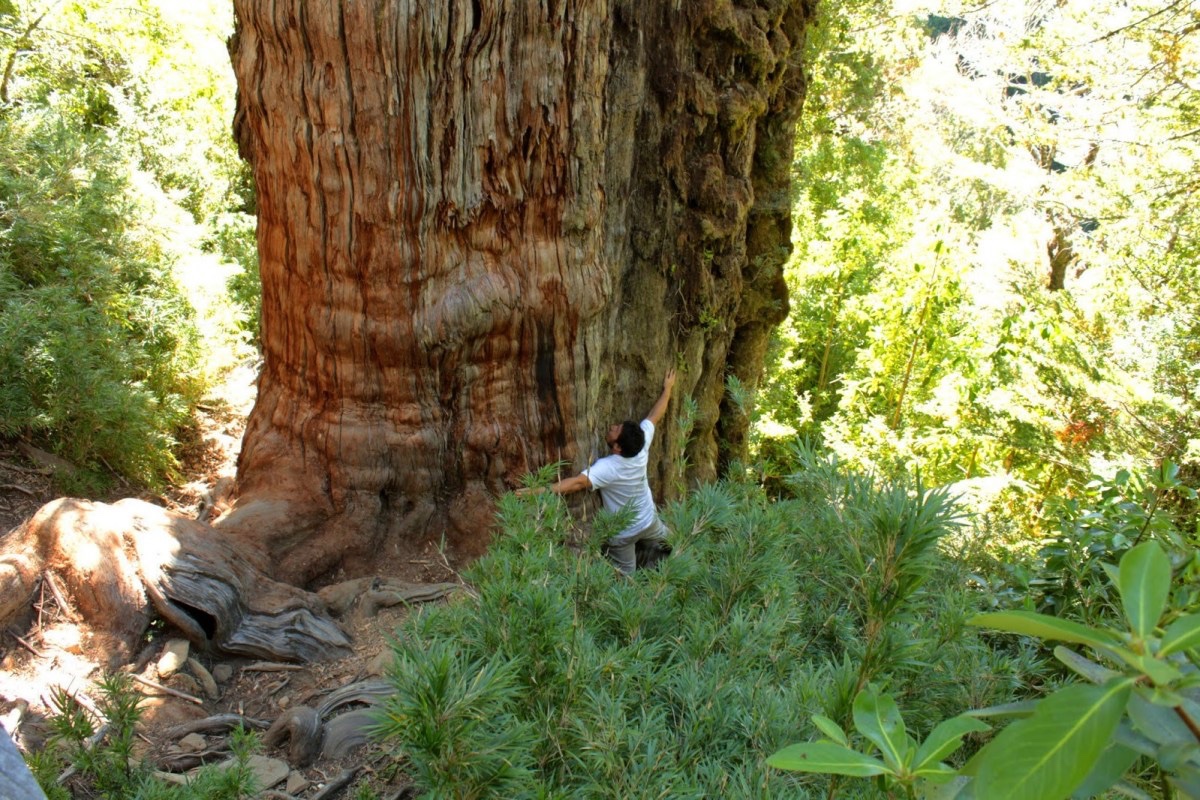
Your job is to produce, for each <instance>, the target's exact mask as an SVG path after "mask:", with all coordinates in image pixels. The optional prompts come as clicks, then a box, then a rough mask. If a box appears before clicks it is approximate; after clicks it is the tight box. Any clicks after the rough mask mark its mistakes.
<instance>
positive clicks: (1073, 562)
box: [1027, 461, 1196, 623]
mask: <svg viewBox="0 0 1200 800" xmlns="http://www.w3.org/2000/svg"><path fill="white" fill-rule="evenodd" d="M1195 502H1196V492H1195V490H1194V489H1193V488H1191V487H1190V486H1187V485H1186V484H1185V483H1184V482H1183V481H1182V479H1181V478H1180V472H1179V468H1178V467H1177V466H1176V465H1175V464H1174V463H1172V462H1170V461H1164V462H1163V463H1162V464H1160V465H1159V467H1157V468H1156V469H1154V470H1151V471H1148V472H1145V473H1142V472H1128V471H1125V470H1121V471H1119V472H1118V473H1117V474H1116V476H1114V478H1113V479H1111V480H1101V479H1095V480H1092V481H1089V482H1088V483H1087V484H1086V485H1085V486H1084V487H1082V489H1081V490H1079V491H1078V494H1077V496H1075V497H1069V498H1062V499H1058V500H1056V501H1053V502H1050V503H1048V509H1047V512H1048V513H1047V516H1048V517H1049V519H1051V520H1052V521H1053V525H1052V527H1051V530H1050V532H1049V535H1047V536H1046V537H1045V538H1044V539H1043V540H1042V544H1041V547H1040V548H1039V550H1038V553H1037V560H1036V563H1035V566H1034V570H1035V571H1034V574H1033V575H1032V576H1031V578H1030V580H1029V581H1028V588H1029V594H1028V600H1027V602H1028V603H1029V604H1030V605H1031V606H1032V607H1037V608H1039V609H1041V610H1043V611H1049V612H1051V613H1054V614H1055V615H1057V616H1060V617H1075V618H1077V619H1080V620H1082V621H1084V622H1087V623H1093V622H1097V621H1100V620H1103V619H1106V618H1112V617H1114V616H1115V615H1116V613H1117V609H1116V608H1115V597H1114V596H1113V594H1112V592H1111V589H1112V588H1113V584H1112V583H1111V582H1110V581H1109V579H1108V575H1107V573H1106V565H1108V564H1110V563H1111V562H1114V561H1118V560H1120V558H1121V556H1122V554H1124V553H1125V552H1126V551H1128V550H1129V549H1130V548H1131V547H1132V546H1133V545H1135V544H1137V543H1138V542H1140V541H1143V540H1146V539H1155V540H1157V541H1160V542H1162V543H1163V544H1164V545H1166V546H1167V547H1170V548H1172V549H1175V550H1180V549H1183V548H1184V547H1185V546H1186V544H1185V541H1186V540H1185V537H1184V536H1183V534H1182V533H1181V532H1180V528H1181V526H1184V525H1187V524H1189V523H1190V522H1191V521H1192V520H1194V519H1195V513H1196V512H1195ZM1163 585H1164V586H1165V585H1166V583H1165V582H1164V583H1163Z"/></svg>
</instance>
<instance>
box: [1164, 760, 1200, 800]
mask: <svg viewBox="0 0 1200 800" xmlns="http://www.w3.org/2000/svg"><path fill="white" fill-rule="evenodd" d="M1167 780H1168V781H1170V783H1171V786H1173V787H1174V788H1175V789H1176V790H1177V791H1179V792H1180V793H1182V795H1183V796H1184V797H1191V798H1200V770H1198V769H1196V768H1195V767H1191V766H1188V767H1184V768H1183V769H1181V770H1179V771H1178V772H1176V773H1175V774H1174V775H1168V776H1167Z"/></svg>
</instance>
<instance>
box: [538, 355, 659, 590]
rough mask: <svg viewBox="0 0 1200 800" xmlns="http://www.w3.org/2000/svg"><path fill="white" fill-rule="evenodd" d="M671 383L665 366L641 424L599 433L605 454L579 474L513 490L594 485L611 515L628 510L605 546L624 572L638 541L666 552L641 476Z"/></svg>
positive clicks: (633, 563) (567, 490)
mask: <svg viewBox="0 0 1200 800" xmlns="http://www.w3.org/2000/svg"><path fill="white" fill-rule="evenodd" d="M674 387H675V370H673V369H669V370H667V374H666V376H665V377H664V378H663V388H662V394H660V395H659V396H658V400H656V401H654V405H653V406H651V407H650V410H649V411H648V412H647V413H646V418H645V419H644V420H642V422H641V424H640V425H639V424H637V423H634V422H631V421H626V422H622V423H618V424H616V425H613V426H612V427H610V428H609V429H608V434H607V435H606V436H605V437H604V441H605V443H606V444H607V445H608V449H609V454H608V455H606V456H604V457H603V458H600V459H597V460H596V462H595V463H594V464H592V465H591V466H590V467H588V468H587V469H585V470H584V471H583V472H581V473H580V474H578V475H575V476H573V477H570V478H563V479H562V480H561V481H558V482H557V483H554V484H552V485H550V486H549V487H535V488H531V489H518V490H517V494H521V495H524V494H540V493H541V492H543V491H546V489H549V491H551V492H554V493H555V494H571V493H573V492H578V491H582V490H584V489H598V490H600V492H601V497H602V499H603V501H604V508H605V509H606V510H607V511H610V512H613V513H616V512H618V511H621V510H622V509H623V508H626V507H629V508H631V509H632V511H633V519H632V521H631V522H630V523H629V525H628V526H627V527H626V528H625V529H624V530H623V531H621V532H620V533H618V534H617V535H616V536H614V537H613V538H611V539H609V540H608V543H607V545H606V554H607V555H608V557H609V559H611V560H612V562H613V563H614V564H615V565H616V567H617V569H619V570H620V571H621V572H623V573H624V574H626V575H629V574H631V573H632V572H633V571H634V569H635V568H636V567H637V550H638V547H637V545H638V543H639V542H641V543H642V544H643V547H646V546H650V547H656V548H658V549H660V550H667V551H668V552H669V548H668V547H667V545H666V534H667V530H666V528H665V527H663V524H662V521H661V520H660V519H659V518H658V511H657V510H656V509H655V508H654V496H653V495H652V494H650V482H649V481H648V480H646V466H647V464H648V463H649V451H650V443H651V442H652V441H653V440H654V430H655V426H656V425H658V422H659V420H661V419H662V416H663V414H664V413H665V412H666V410H667V403H668V402H670V400H671V390H672V389H673V388H674Z"/></svg>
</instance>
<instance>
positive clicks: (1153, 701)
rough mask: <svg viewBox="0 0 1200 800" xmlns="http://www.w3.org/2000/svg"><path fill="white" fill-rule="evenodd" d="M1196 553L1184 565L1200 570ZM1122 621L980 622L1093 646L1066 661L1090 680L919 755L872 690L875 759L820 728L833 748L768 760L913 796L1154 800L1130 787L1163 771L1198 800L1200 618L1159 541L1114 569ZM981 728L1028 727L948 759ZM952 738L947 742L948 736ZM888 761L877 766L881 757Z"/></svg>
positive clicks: (938, 740)
mask: <svg viewBox="0 0 1200 800" xmlns="http://www.w3.org/2000/svg"><path fill="white" fill-rule="evenodd" d="M1194 559H1195V553H1194V552H1189V553H1188V554H1187V556H1186V557H1185V558H1183V559H1181V560H1180V563H1179V564H1178V565H1177V566H1178V567H1179V568H1180V571H1181V572H1182V571H1184V569H1185V568H1186V567H1187V565H1188V564H1189V563H1190V562H1192V561H1194ZM1107 573H1108V577H1109V580H1110V581H1111V583H1112V585H1113V587H1114V588H1115V594H1116V595H1118V596H1119V598H1120V603H1121V608H1122V612H1123V613H1122V619H1121V620H1120V622H1119V624H1116V625H1112V626H1103V627H1096V626H1087V625H1082V624H1080V623H1077V622H1073V621H1071V620H1067V619H1060V618H1057V617H1051V616H1048V615H1045V614H1037V613H1034V612H1029V611H1006V612H995V613H989V614H982V615H980V616H979V617H977V618H976V619H975V620H973V621H972V624H974V625H979V626H983V627H989V628H995V629H999V630H1003V631H1009V632H1012V633H1020V634H1025V635H1028V636H1034V637H1037V638H1039V639H1043V640H1047V641H1061V642H1067V643H1070V644H1073V645H1076V646H1082V647H1084V648H1087V650H1088V651H1089V653H1090V654H1091V655H1092V657H1091V658H1089V657H1086V656H1084V655H1081V654H1080V653H1078V652H1076V651H1075V650H1072V649H1069V648H1067V647H1062V646H1060V647H1058V648H1056V649H1055V655H1056V656H1057V658H1058V659H1059V660H1060V661H1061V662H1062V663H1063V664H1065V665H1066V666H1067V667H1068V668H1070V669H1071V670H1072V671H1073V672H1075V673H1076V674H1077V675H1078V676H1079V677H1081V678H1082V679H1083V681H1082V682H1073V683H1070V684H1068V685H1067V686H1064V687H1063V688H1060V689H1058V690H1057V691H1055V692H1053V693H1051V694H1049V695H1047V696H1045V697H1043V698H1040V699H1038V700H1034V701H1027V702H1024V703H1018V704H1009V705H1006V706H1000V707H994V708H985V709H980V710H976V711H969V712H967V714H966V715H960V716H958V717H954V718H953V719H950V720H947V721H946V722H944V723H942V724H941V725H939V726H938V728H937V729H935V731H934V734H933V735H931V737H930V739H929V740H927V741H926V742H925V743H924V744H921V745H920V746H919V747H918V745H917V743H916V742H915V741H914V740H913V738H912V737H911V736H910V735H909V734H908V732H907V730H906V729H905V726H904V721H903V719H902V718H901V716H900V712H899V710H898V709H897V707H896V704H895V702H894V701H893V700H892V698H890V697H887V696H882V697H880V696H877V695H876V693H874V692H868V691H864V692H862V693H861V694H859V696H858V699H857V700H856V701H855V715H854V724H855V728H856V729H857V732H858V733H859V734H860V735H861V737H862V738H863V739H865V740H866V741H867V742H869V743H870V744H871V745H873V746H874V747H873V751H874V752H863V751H860V750H857V749H855V748H854V747H853V746H852V745H851V742H850V739H849V737H848V736H847V735H846V733H845V732H844V731H842V730H841V729H840V728H839V727H838V726H836V725H835V724H834V723H832V721H830V720H827V719H823V718H814V723H815V724H816V725H817V727H819V728H820V729H821V731H822V733H824V734H825V736H826V738H825V739H823V740H821V741H817V742H809V743H807V744H797V745H791V746H789V747H786V748H784V749H783V750H780V751H779V752H778V753H776V754H775V755H773V756H772V757H771V758H770V760H769V763H771V765H772V766H775V767H778V768H780V769H785V770H795V771H799V772H818V773H832V774H836V775H847V776H855V777H870V776H876V777H877V779H878V780H879V781H880V788H881V789H884V790H893V789H894V790H898V791H900V792H901V793H902V794H903V796H905V797H914V798H915V797H918V796H921V797H931V798H960V799H966V798H975V799H977V800H993V799H999V798H1022V799H1023V800H1061V798H1066V797H1078V798H1085V797H1096V796H1100V795H1102V794H1104V793H1106V792H1109V791H1116V792H1118V793H1119V794H1121V795H1123V796H1127V797H1139V798H1140V797H1151V795H1149V794H1147V793H1146V792H1145V791H1143V790H1142V789H1140V788H1139V787H1137V786H1136V785H1135V784H1133V783H1130V782H1128V781H1126V780H1125V775H1126V773H1127V772H1131V773H1133V774H1135V775H1136V773H1137V772H1139V771H1140V768H1139V767H1137V765H1138V763H1139V761H1141V762H1142V764H1143V766H1145V765H1151V767H1152V770H1151V771H1152V773H1155V777H1156V780H1155V784H1156V785H1157V786H1159V787H1161V789H1162V792H1163V794H1162V795H1161V796H1164V797H1167V796H1178V797H1186V798H1200V739H1198V738H1197V732H1198V731H1200V666H1198V664H1197V658H1196V653H1197V651H1198V649H1200V614H1197V613H1185V609H1184V608H1181V607H1180V606H1179V605H1177V604H1176V602H1177V601H1178V599H1179V598H1180V597H1181V596H1185V595H1186V593H1174V594H1175V600H1176V602H1172V595H1173V592H1172V573H1173V565H1172V563H1171V560H1170V559H1169V558H1168V557H1167V555H1166V553H1165V552H1164V551H1163V548H1162V547H1161V546H1160V545H1159V543H1158V542H1157V541H1154V540H1150V541H1145V542H1143V543H1141V544H1139V545H1137V546H1136V547H1133V548H1132V549H1130V550H1128V551H1126V552H1125V554H1124V555H1123V556H1122V557H1121V561H1120V566H1119V567H1112V566H1111V565H1109V569H1108V570H1107ZM976 717H984V718H987V717H1017V720H1016V721H1015V722H1012V723H1011V724H1010V725H1008V727H1006V728H1004V730H1003V731H1001V732H1000V734H999V735H998V736H996V737H995V738H994V739H992V740H991V741H990V742H989V743H988V744H987V745H986V746H985V747H984V748H983V749H982V750H980V751H979V752H978V753H977V754H976V755H975V756H974V757H973V758H972V759H971V760H970V761H969V762H968V763H967V764H966V765H965V766H963V767H962V768H960V769H953V768H951V767H949V766H947V765H946V764H944V763H941V762H942V759H944V758H945V757H946V756H947V755H949V754H950V753H952V752H953V751H954V750H956V749H957V748H958V746H959V745H960V744H961V740H962V737H963V736H964V735H966V734H967V733H971V732H975V731H979V730H983V729H986V728H987V727H988V726H986V725H985V724H983V723H981V722H979V720H978V719H975V718H976ZM939 734H940V735H939ZM875 753H878V756H876V755H875Z"/></svg>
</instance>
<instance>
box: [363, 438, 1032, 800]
mask: <svg viewBox="0 0 1200 800" xmlns="http://www.w3.org/2000/svg"><path fill="white" fill-rule="evenodd" d="M787 485H788V487H789V490H790V491H789V495H790V496H789V497H787V498H786V499H780V500H774V501H772V500H769V499H768V498H767V497H765V496H764V494H763V493H762V492H761V490H760V489H759V488H758V487H757V486H755V485H753V484H749V483H739V482H726V483H722V484H719V485H714V486H708V487H703V488H700V489H698V490H696V491H695V492H694V493H692V494H691V495H690V496H689V497H688V498H687V499H686V500H684V501H682V502H679V503H676V504H673V505H671V506H670V507H669V508H667V509H665V511H664V518H665V520H666V521H667V522H668V524H669V526H670V527H671V529H672V530H673V532H674V533H673V539H672V543H673V545H674V548H675V550H674V554H673V555H672V556H671V557H670V558H669V559H667V560H666V561H665V562H663V563H662V564H661V565H660V566H659V567H658V568H657V569H654V570H646V571H639V572H638V573H636V574H635V575H634V577H633V578H632V579H626V578H623V577H621V576H620V575H618V574H617V573H616V572H615V571H614V570H613V569H612V568H611V567H610V566H609V565H608V563H607V562H606V561H605V560H604V559H603V558H601V557H600V556H599V555H598V543H599V542H600V541H601V540H603V539H604V538H605V537H606V535H608V531H609V530H610V529H611V527H612V524H611V520H608V519H606V518H604V517H603V516H602V517H599V518H597V519H596V520H595V521H594V524H592V525H588V526H584V529H583V530H582V531H581V530H580V529H578V528H577V527H576V526H575V525H574V524H573V522H572V519H571V517H570V516H569V514H568V513H567V510H566V507H565V504H564V503H563V502H562V501H561V500H560V499H559V498H557V497H555V496H551V495H541V496H538V497H535V498H517V497H515V496H511V495H510V496H507V497H505V498H504V500H503V501H502V503H501V509H500V517H501V523H502V528H503V531H504V532H503V534H502V535H501V536H500V537H499V539H498V541H497V542H496V543H495V544H494V546H493V547H492V549H491V551H490V552H489V553H488V555H486V556H485V557H484V558H483V559H481V560H480V561H478V562H477V563H475V564H474V565H473V566H472V567H471V569H470V571H469V572H468V573H467V574H466V575H465V577H466V578H467V580H468V581H470V583H471V585H472V586H473V587H474V592H473V593H472V595H471V597H470V598H468V599H464V600H462V601H459V602H456V603H453V604H450V605H447V606H443V607H438V608H434V609H430V610H427V611H425V612H423V613H422V614H420V615H418V616H416V617H415V618H414V619H413V620H412V622H411V624H408V625H406V626H405V627H404V628H403V629H401V630H400V631H398V633H397V642H396V653H397V661H396V663H395V666H394V668H393V670H392V672H391V679H392V680H393V681H394V682H395V685H396V695H395V697H394V698H393V699H392V700H391V701H390V702H389V703H388V705H387V710H386V719H385V720H383V721H382V722H381V725H380V733H381V734H382V735H383V736H384V737H385V738H386V739H387V740H389V741H391V742H393V743H394V745H395V746H396V747H397V749H398V751H399V752H400V753H402V754H403V758H404V760H405V761H406V763H407V765H408V767H409V768H410V769H411V770H412V771H413V772H414V774H415V775H416V777H417V779H418V781H419V783H420V785H421V786H422V787H423V788H424V789H425V791H426V792H427V794H426V796H427V797H431V798H432V797H438V798H451V797H453V798H471V797H590V798H602V797H611V798H643V797H644V798H650V797H656V798H657V797H672V798H683V797H696V798H702V797H739V798H755V797H762V798H766V797H780V796H802V795H804V794H806V793H808V794H812V795H813V796H818V795H820V794H823V793H824V792H825V791H826V790H827V787H828V782H827V781H828V779H827V778H825V777H820V776H808V777H803V778H799V777H795V776H792V775H788V774H785V773H782V772H779V771H776V770H773V769H771V768H769V767H768V766H767V765H766V763H765V760H766V757H767V756H768V755H769V754H771V753H772V752H774V751H775V750H777V749H778V748H780V747H782V746H783V745H785V744H787V743H789V742H793V741H795V740H797V739H799V738H803V737H807V736H808V735H810V734H811V733H812V732H813V729H812V728H811V726H810V724H809V723H808V719H809V715H810V714H812V713H818V714H821V715H824V716H826V717H829V718H831V719H834V720H840V721H842V722H843V723H845V722H847V721H848V720H849V718H850V715H851V709H852V705H853V701H854V698H855V696H856V695H857V694H858V692H859V691H860V690H861V689H863V688H864V687H866V686H868V685H870V686H879V687H884V688H886V689H887V690H888V691H889V692H891V693H892V694H893V695H895V696H897V697H900V698H901V699H902V702H903V703H904V705H905V706H906V707H907V708H910V709H913V710H914V711H913V712H912V713H911V714H910V719H909V722H910V725H913V726H914V727H915V728H917V729H922V730H928V728H929V727H931V726H932V724H933V723H935V722H936V721H938V720H940V719H941V718H943V717H946V716H950V715H952V714H955V713H957V712H958V711H959V710H961V709H963V708H968V707H972V706H978V705H987V704H994V703H999V702H1003V701H1006V700H1009V699H1012V698H1013V697H1015V696H1017V695H1018V694H1019V693H1021V692H1022V691H1023V690H1025V689H1026V687H1027V686H1028V684H1029V683H1030V682H1035V683H1036V682H1039V681H1040V680H1041V679H1042V677H1043V675H1044V667H1043V662H1042V661H1041V659H1040V658H1039V657H1038V656H1037V655H1036V654H1035V653H1034V652H1033V651H1032V650H1028V649H1024V648H1023V647H1021V646H1019V645H1018V646H1003V647H1000V648H994V647H991V646H988V645H987V644H986V643H985V642H984V641H983V640H982V639H981V638H980V636H979V634H978V633H977V632H976V631H975V630H974V629H972V628H969V627H967V625H966V621H967V619H968V618H969V617H971V616H972V615H973V614H974V613H975V610H976V604H977V602H978V601H979V596H978V595H977V593H976V592H975V590H973V589H972V588H970V586H971V584H970V582H969V581H968V575H967V572H966V571H965V567H964V566H963V564H962V563H961V562H959V561H958V560H955V559H952V558H946V557H945V553H944V552H943V549H942V546H941V545H940V543H941V541H942V539H943V538H944V536H945V534H946V533H948V532H950V531H951V530H953V529H955V528H956V527H957V526H958V525H959V523H960V522H961V520H960V518H959V516H958V512H957V511H956V510H955V507H954V504H953V503H952V501H951V498H949V497H948V496H947V494H946V493H945V492H944V491H928V490H925V489H922V488H921V487H919V486H907V485H902V484H898V483H891V484H886V485H877V484H876V483H874V482H873V481H871V480H870V479H868V478H866V477H863V476H861V475H855V474H850V473H845V472H843V471H841V470H840V469H839V468H838V466H837V464H836V463H835V462H833V461H832V460H824V459H820V458H817V457H815V456H813V455H812V454H809V457H808V459H807V463H806V464H805V468H804V470H803V471H801V472H798V473H797V474H795V475H793V476H792V477H791V478H790V479H788V481H787ZM589 531H590V532H589ZM872 791H873V790H872V789H871V787H869V786H867V787H857V786H846V785H843V786H841V787H840V788H839V789H838V796H842V797H847V796H855V795H857V794H864V795H865V796H870V795H871V794H872Z"/></svg>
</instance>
